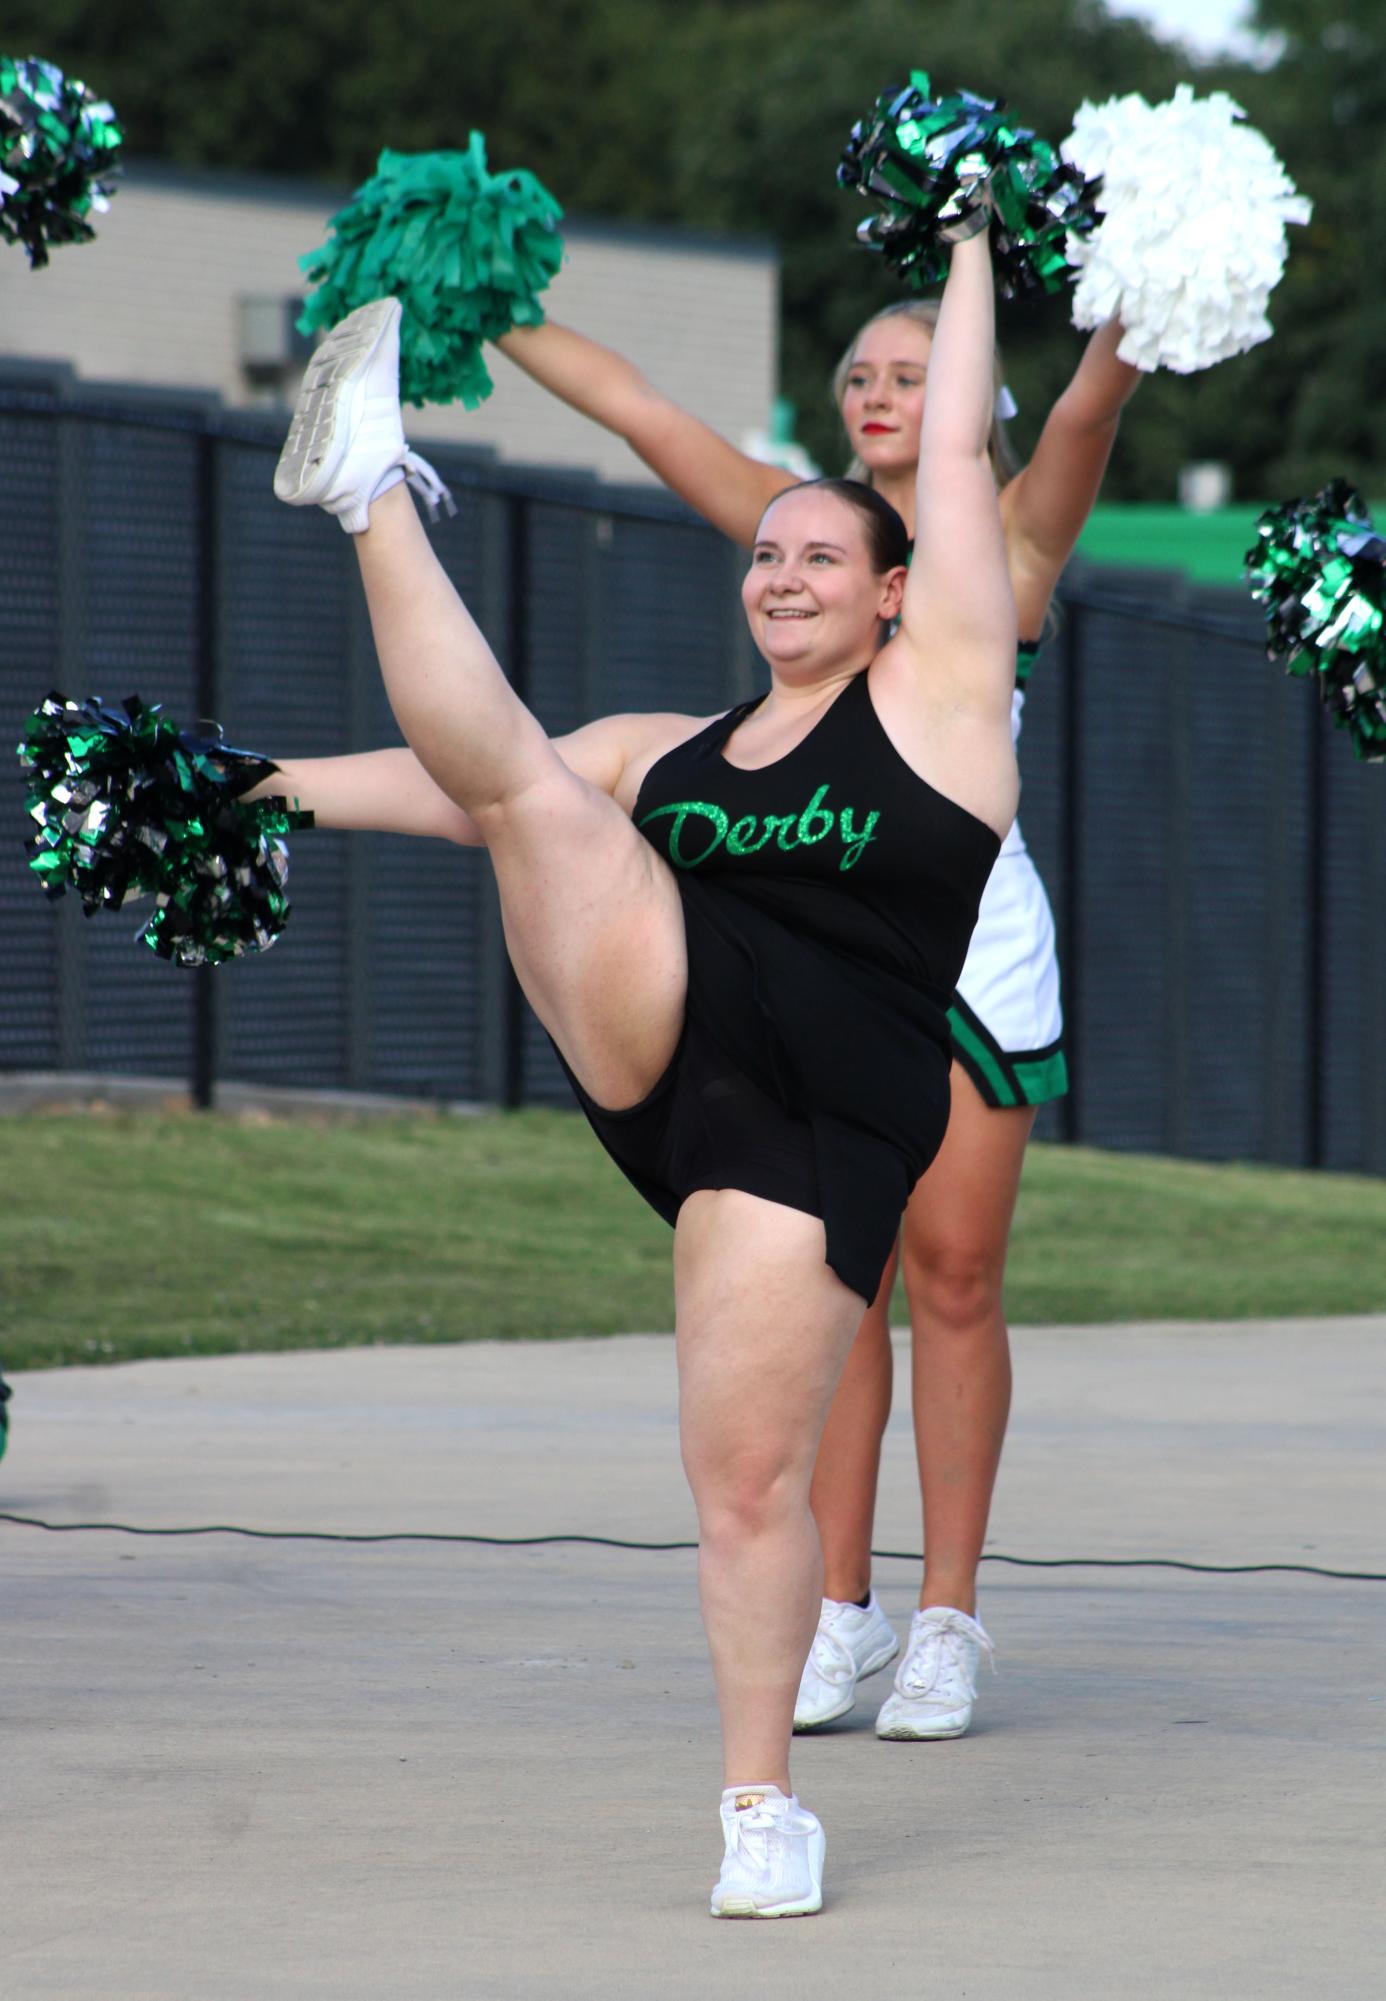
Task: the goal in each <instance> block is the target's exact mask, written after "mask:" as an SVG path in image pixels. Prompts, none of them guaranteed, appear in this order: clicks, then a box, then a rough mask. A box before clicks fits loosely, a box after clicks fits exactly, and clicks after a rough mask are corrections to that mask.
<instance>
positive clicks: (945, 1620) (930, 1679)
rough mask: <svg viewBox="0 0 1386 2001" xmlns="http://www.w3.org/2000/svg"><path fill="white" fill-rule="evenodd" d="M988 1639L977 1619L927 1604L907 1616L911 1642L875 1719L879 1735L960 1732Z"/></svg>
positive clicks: (989, 1650)
mask: <svg viewBox="0 0 1386 2001" xmlns="http://www.w3.org/2000/svg"><path fill="white" fill-rule="evenodd" d="M994 1651H995V1650H994V1648H993V1647H992V1644H991V1641H990V1640H989V1639H988V1638H987V1635H986V1634H985V1632H983V1630H982V1628H981V1626H980V1625H979V1624H978V1622H977V1620H976V1619H970V1618H969V1617H968V1615H967V1613H966V1612H955V1611H953V1610H952V1608H951V1607H949V1606H946V1605H931V1606H930V1607H929V1609H928V1611H927V1612H916V1613H915V1615H914V1617H913V1618H912V1619H911V1620H910V1643H909V1645H908V1647H906V1649H905V1658H904V1659H903V1660H902V1661H901V1663H900V1666H899V1668H898V1669H897V1671H896V1675H895V1692H894V1694H893V1695H888V1696H887V1697H886V1699H885V1702H884V1703H883V1704H882V1706H881V1713H880V1715H879V1716H878V1717H877V1718H876V1735H877V1736H878V1737H892V1738H894V1737H911V1738H914V1737H961V1736H962V1734H963V1732H964V1731H965V1730H966V1728H967V1726H968V1724H969V1723H970V1722H971V1721H972V1705H973V1703H974V1702H975V1701H976V1700H977V1664H978V1662H979V1660H980V1659H981V1656H982V1655H983V1654H985V1655H986V1656H987V1658H988V1660H991V1658H992V1655H993V1653H994Z"/></svg>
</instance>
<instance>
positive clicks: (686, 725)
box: [245, 715, 697, 848]
mask: <svg viewBox="0 0 1386 2001" xmlns="http://www.w3.org/2000/svg"><path fill="white" fill-rule="evenodd" d="M696 727H697V725H696V723H695V721H694V720H693V719H692V718H691V717H688V716H670V715H625V716H603V717H602V718H601V719H600V721H598V722H593V723H586V724H584V725H583V727H582V728H581V729H578V730H574V731H573V732H572V733H571V734H570V735H569V736H565V737H558V738H556V739H555V740H554V748H555V750H556V751H557V752H558V754H559V756H560V757H561V758H562V759H563V762H564V763H565V764H566V765H567V767H568V769H569V770H570V771H572V772H575V773H576V774H577V776H578V777H579V778H585V779H586V780H587V782H588V784H589V785H595V786H596V787H597V789H598V790H599V791H601V792H606V793H609V794H610V795H611V796H612V797H613V798H618V797H619V798H620V803H621V804H623V805H634V792H633V791H632V790H631V788H630V785H629V783H628V782H627V781H628V780H629V778H630V776H631V775H634V776H635V782H636V786H637V788H638V783H639V778H640V777H643V775H644V771H645V769H646V768H647V767H648V765H649V763H650V761H651V759H652V758H653V757H655V756H659V755H661V754H662V753H663V751H664V750H666V749H668V748H670V747H671V746H672V745H673V744H674V743H676V742H678V741H679V740H680V738H681V737H683V736H686V735H687V734H688V733H689V731H690V730H692V729H694V728H696ZM278 763H279V769H278V771H277V772H275V773H274V774H273V776H272V777H269V778H266V779H262V780H261V782H260V783H259V784H258V785H256V786H255V787H253V789H252V790H251V791H249V792H248V793H247V794H246V795H245V796H246V798H247V799H264V798H286V799H289V800H290V801H291V802H292V803H293V804H294V805H295V806H298V807H300V808H302V809H304V810H305V811H308V812H311V813H312V814H313V816H314V818H315V820H316V822H317V824H318V826H320V827H341V828H346V829H350V830H352V831H353V832H356V833H379V834H412V835H416V836H421V837H431V838H433V839H435V840H441V841H453V842H455V843H456V844H457V845H458V846H459V847H464V848H474V847H479V846H480V845H481V836H480V835H479V834H478V832H477V829H476V826H475V823H474V822H473V820H472V819H471V816H470V815H469V814H467V813H465V812H464V811H463V810H462V808H461V807H460V806H458V805H457V804H455V802H454V801H453V800H451V799H450V798H449V797H448V795H447V793H446V792H444V791H443V789H442V787H441V786H440V785H437V784H435V783H434V781H433V779H432V778H430V777H429V775H428V773H427V771H425V769H424V767H423V766H422V764H420V762H419V760H418V758H417V757H416V756H415V755H414V753H413V751H412V750H408V749H403V748H401V749H394V750H366V751H358V752H356V753H355V754H353V755H351V756H347V757H284V758H280V759H279V760H278ZM627 791H629V792H630V797H629V799H626V798H625V797H623V796H621V795H622V794H623V793H625V792H627Z"/></svg>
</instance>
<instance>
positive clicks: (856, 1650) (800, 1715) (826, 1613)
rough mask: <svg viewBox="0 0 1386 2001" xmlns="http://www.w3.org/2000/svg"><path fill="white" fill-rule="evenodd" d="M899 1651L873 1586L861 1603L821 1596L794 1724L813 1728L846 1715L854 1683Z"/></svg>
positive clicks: (798, 1727) (853, 1698)
mask: <svg viewBox="0 0 1386 2001" xmlns="http://www.w3.org/2000/svg"><path fill="white" fill-rule="evenodd" d="M899 1651H900V1642H899V1639H898V1638H897V1636H896V1632H895V1628H894V1627H893V1626H892V1625H891V1623H890V1621H889V1619H887V1617H886V1615H885V1613H884V1612H883V1611H882V1610H881V1608H880V1606H879V1605H878V1604H877V1603H876V1594H875V1592H874V1591H873V1592H872V1594H871V1597H870V1600H869V1601H868V1603H867V1604H866V1605H864V1606H863V1605H853V1604H850V1603H848V1604H844V1603H843V1602H842V1601H841V1599H838V1598H825V1599H824V1600H823V1609H822V1611H821V1612H820V1613H819V1615H818V1631H817V1632H816V1633H815V1634H814V1636H813V1645H812V1646H811V1647H810V1648H809V1657H808V1660H807V1661H806V1662H805V1664H804V1673H803V1679H802V1680H801V1681H800V1683H799V1693H798V1696H797V1697H796V1699H795V1703H794V1728H795V1729H796V1730H816V1729H817V1728H818V1726H819V1725H820V1724H821V1723H833V1722H835V1721H836V1720H837V1718H838V1717H839V1716H845V1715H846V1714H847V1712H848V1710H849V1709H851V1708H852V1707H853V1705H854V1704H855V1702H856V1699H857V1683H858V1682H859V1681H865V1679H866V1677H867V1676H868V1675H869V1674H876V1673H877V1672H878V1671H879V1670H880V1669H881V1668H883V1667H887V1666H889V1664H890V1662H891V1661H893V1660H894V1659H895V1656H896V1655H897V1654H898V1653H899Z"/></svg>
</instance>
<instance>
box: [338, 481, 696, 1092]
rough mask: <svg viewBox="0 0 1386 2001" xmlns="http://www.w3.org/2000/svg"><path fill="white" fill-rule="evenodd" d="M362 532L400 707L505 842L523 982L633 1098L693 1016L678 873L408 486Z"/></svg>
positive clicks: (477, 820)
mask: <svg viewBox="0 0 1386 2001" xmlns="http://www.w3.org/2000/svg"><path fill="white" fill-rule="evenodd" d="M355 546H356V550H357V554H358V557H359V559H360V564H361V575H362V579H363V581H364V583H365V587H366V598H367V602H368V604H369V607H370V615H371V626H372V629H373V631H374V634H375V643H376V650H377V652H378V654H379V656H380V665H381V671H382V673H383V675H384V678H385V685H386V689H387V691H388V694H389V697H390V704H391V707H392V708H393V709H394V712H395V716H396V718H397V720H398V722H399V725H400V728H401V729H402V730H403V731H404V734H405V736H406V737H407V738H408V740H409V743H410V747H411V748H412V749H413V751H414V752H415V754H416V756H417V757H418V759H419V762H420V763H421V764H422V765H423V766H424V768H425V769H426V771H427V772H428V774H429V776H430V777H431V778H432V779H433V781H434V782H435V783H436V784H437V785H438V786H439V787H440V788H441V789H442V791H443V792H445V793H446V794H447V795H448V796H449V797H450V798H451V799H453V800H454V801H455V802H456V803H457V805H458V806H460V807H461V808H462V809H463V811H464V812H465V813H466V814H467V816H468V818H469V820H470V822H471V823H472V825H473V826H474V827H475V829H476V831H477V833H478V834H479V836H480V838H481V840H482V841H483V842H484V844H485V846H486V848H487V849H488V850H489V853H490V857H491V862H492V865H493V867H494V869H495V872H496V881H497V884H498V886H499V889H500V896H501V908H502V912H503V915H504V920H505V934H506V943H507V945H508V946H509V948H510V956H511V959H512V961H513V963H514V967H515V971H516V974H517V976H518V978H519V981H520V984H521V986H522V987H523V988H524V990H525V993H526V994H527V995H528V997H529V1000H530V1002H531V1004H532V1006H533V1007H534V1010H535V1012H536V1013H537V1014H538V1016H539V1018H540V1020H541V1021H542V1022H543V1023H544V1026H545V1027H546V1028H547V1029H548V1030H549V1032H550V1034H551V1035H552V1036H553V1037H554V1040H555V1041H556V1042H557V1043H558V1045H559V1048H560V1049H561V1050H562V1052H563V1054H564V1056H565V1057H566V1059H567V1061H568V1062H569V1063H570V1064H571V1065H572V1068H573V1069H574V1070H575V1071H576V1073H577V1074H578V1076H579V1077H580V1078H581V1079H582V1082H583V1084H584V1085H585V1086H586V1088H587V1089H588V1090H589V1091H590V1092H591V1094H592V1095H593V1097H594V1098H596V1099H597V1101H598V1102H599V1103H601V1104H604V1105H610V1106H620V1105H626V1104H632V1103H634V1102H635V1101H636V1100H638V1099H639V1098H641V1097H643V1096H644V1095H645V1094H646V1092H648V1091H649V1090H650V1088H651V1087H652V1085H653V1084H654V1083H655V1081H656V1080H657V1078H658V1077H659V1075H660V1073H661V1071H662V1070H663V1069H664V1068H665V1066H666V1065H667V1063H668V1061H669V1058H670V1056H671V1055H672V1053H673V1050H674V1046H675V1044H676V1042H677V1040H678V1035H679V1030H680V1028H681V1025H682V1020H683V1007H684V997H685V994H686V991H687V965H686V959H685V946H684V931H683V914H682V909H681V907H680V902H679V894H678V886H677V884H676V883H675V881H674V877H673V873H672V871H671V870H670V869H669V868H668V866H667V864H665V863H664V862H663V861H661V860H660V859H659V857H658V856H656V855H655V853H654V851H653V850H652V849H651V848H650V846H649V844H648V843H647V842H646V841H644V840H643V839H642V838H641V837H640V835H639V834H638V833H637V832H636V830H635V828H634V827H633V826H632V825H631V822H630V820H629V818H628V816H627V815H626V814H625V813H624V812H623V811H622V810H621V808H620V807H619V806H617V805H616V804H615V802H614V801H613V800H612V799H610V798H609V797H608V796H607V795H606V794H605V793H604V792H600V791H598V790H597V788H596V787H595V786H592V785H590V784H588V783H587V781H586V780H585V779H582V778H579V777H577V776H576V775H575V774H574V773H573V772H571V771H570V770H569V769H568V767H567V766H566V765H565V764H564V763H563V761H562V759H561V758H560V757H559V755H558V753H557V752H556V751H555V749H554V747H553V745H552V744H551V743H550V742H549V739H548V737H547V736H546V735H545V734H544V731H543V730H542V729H541V727H540V725H539V724H538V722H537V721H536V720H535V718H534V717H533V716H532V715H531V714H530V712H529V710H528V709H526V708H525V706H524V704H523V703H522V702H521V701H520V700H519V698H518V697H517V696H516V694H515V692H514V690H513V689H512V688H511V686H510V684H509V682H508V681H507V680H506V678H505V675H504V674H503V673H502V671H501V669H500V666H499V664H498V663H497V661H496V659H495V657H494V656H493V654H492V652H491V649H490V647H489V646H488V645H487V644H486V641H485V639H484V638H483V637H482V635H481V633H480V631H479V630H478V628H477V625H476V623H475V621H474V620H473V618H472V617H471V614H470V613H469V612H468V611H467V609H466V607H465V605H464V604H463V603H462V601H461V599H460V598H459V597H458V596H457V593H456V591H455V590H454V589H453V587H452V584H451V582H450V581H449V579H448V577H447V575H446V574H445V572H444V571H443V568H442V566H441V564H440V563H439V562H438V561H437V559H436V557H435V556H434V554H433V550H432V548H431V546H430V544H429V541H428V537H427V536H426V534H425V533H424V530H423V526H422V524H421V523H420V521H419V519H418V516H417V514H416V513H415V510H414V504H413V502H412V500H411V499H410V498H409V495H408V493H407V491H406V490H405V488H404V487H403V486H397V487H395V488H393V489H391V490H390V491H389V492H387V493H384V494H382V495H381V496H380V497H379V498H378V499H377V500H376V501H375V503H374V505H373V506H372V508H371V510H370V526H369V528H368V529H367V531H366V532H365V533H364V534H360V535H357V536H356V537H355Z"/></svg>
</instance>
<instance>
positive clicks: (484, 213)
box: [298, 132, 563, 410]
mask: <svg viewBox="0 0 1386 2001" xmlns="http://www.w3.org/2000/svg"><path fill="white" fill-rule="evenodd" d="M562 216H563V211H562V209H561V208H560V207H559V206H558V203H557V202H556V201H555V200H554V198H553V196H552V195H551V194H549V193H548V192H547V190H546V189H545V188H543V187H542V186H541V185H540V183H539V182H538V181H537V180H536V179H535V178H534V176H533V174H531V173H527V172H526V171H525V170H524V169H523V168H517V169H516V170H515V171H514V172H513V173H509V174H492V173H490V172H489V171H488V170H487V166H486V142H485V140H484V139H483V138H482V136H481V134H480V133H479V132H473V133H472V135H471V140H470V142H469V144H468V147H467V150H466V152H465V153H391V152H384V153H382V154H381V156H380V159H379V162H378V164H377V166H376V170H375V174H374V176H373V177H372V178H371V179H370V180H369V181H367V182H366V184H365V185H364V187H360V188H358V189H357V190H356V193H355V194H354V195H353V197H352V199H351V201H350V202H349V203H348V204H347V206H346V207H345V208H344V209H342V210H341V211H340V213H339V214H337V215H335V216H333V218H332V221H331V222H330V223H329V225H328V227H329V229H330V230H331V232H332V240H331V241H330V242H328V243H325V244H324V245H323V246H322V248H321V249H320V250H314V251H311V252H310V253H309V254H308V256H306V257H301V258H300V259H299V263H300V265H301V266H302V268H303V270H304V271H305V272H306V273H307V275H308V277H309V279H310V280H311V281H312V283H313V284H315V285H317V286H318V288H319V289H318V290H317V291H316V292H314V293H313V295H312V297H311V298H310V299H309V300H308V303H307V305H306V307H305V308H304V312H303V316H302V318H301V319H300V320H299V323H298V324H299V329H300V331H301V332H303V333H314V332H316V330H317V329H318V328H319V327H330V326H335V325H336V323H337V321H338V320H340V319H342V318H344V316H345V315H346V314H347V313H349V312H351V311H352V310H353V308H354V307H356V306H364V305H366V304H368V303H369V301H370V300H372V299H379V298H383V297H385V296H386V295H387V294H393V295H394V296H395V297H396V298H398V299H399V300H400V302H401V304H402V305H403V308H404V318H403V321H402V324H401V326H400V364H399V393H400V398H401V400H402V401H403V402H405V403H452V402H455V401H456V400H457V399H458V398H459V397H460V398H461V400H462V402H463V403H465V404H466V406H467V408H468V409H469V410H474V409H475V408H476V406H477V404H478V403H482V402H484V401H485V399H486V398H487V397H488V396H489V395H490V393H491V387H492V385H491V377H490V375H489V374H488V373H487V369H486V364H485V362H484V361H483V360H482V358H481V343H482V342H483V341H486V340H498V339H499V338H500V336H501V335H502V334H503V333H508V332H509V331H510V329H511V328H512V327H530V326H538V325H539V324H540V323H541V322H542V320H543V318H544V314H543V309H542V308H541V307H540V305H539V302H538V294H539V293H540V292H542V291H543V289H544V287H545V286H546V285H547V284H548V283H549V281H550V280H551V279H552V278H553V277H554V276H555V275H556V273H557V271H558V267H559V265H560V264H561V263H562V261H563V239H562V237H561V236H560V235H559V233H558V224H559V222H560V221H561V219H562Z"/></svg>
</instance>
